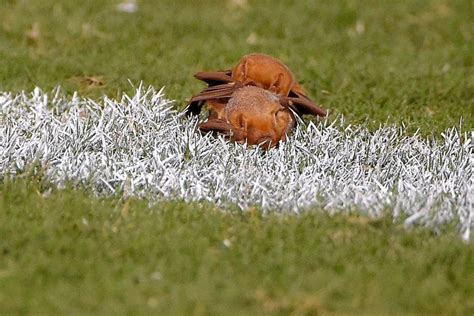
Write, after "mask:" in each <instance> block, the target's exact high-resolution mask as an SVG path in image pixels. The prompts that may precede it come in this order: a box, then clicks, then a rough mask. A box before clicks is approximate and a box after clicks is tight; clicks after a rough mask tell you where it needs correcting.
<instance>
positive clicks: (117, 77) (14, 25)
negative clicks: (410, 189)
mask: <svg viewBox="0 0 474 316" xmlns="http://www.w3.org/2000/svg"><path fill="white" fill-rule="evenodd" d="M119 3H120V1H118V0H83V1H81V2H80V3H79V2H77V1H72V0H66V1H54V0H42V1H34V0H0V4H1V5H0V21H1V22H0V69H1V72H0V90H4V91H11V90H13V91H19V90H23V89H26V90H29V89H32V88H33V87H34V86H40V87H41V88H43V89H44V90H49V89H52V88H53V87H54V86H56V85H61V86H62V87H64V89H65V90H66V92H68V93H71V92H72V91H75V90H79V91H80V93H81V94H83V95H85V96H88V97H95V98H96V97H99V96H100V95H102V94H104V93H105V94H107V95H109V96H118V95H120V93H122V92H124V91H125V92H132V91H133V89H132V87H131V86H130V84H129V83H128V81H127V79H130V80H131V81H132V82H133V83H138V82H139V81H140V80H144V82H145V84H151V85H154V86H156V87H161V86H166V93H167V95H168V97H169V98H172V99H175V100H176V101H177V105H178V106H179V107H182V106H184V104H185V102H186V99H188V98H189V97H190V96H191V95H192V94H193V93H196V92H198V91H199V90H200V89H201V88H202V87H203V84H202V83H200V82H198V81H197V80H196V79H194V78H193V73H194V72H196V71H199V70H214V69H223V68H229V67H230V66H232V65H234V64H235V63H236V62H237V60H238V59H239V58H240V57H241V56H242V55H244V54H247V53H250V52H263V53H267V54H270V55H273V56H275V57H277V58H280V59H282V60H283V61H284V62H285V63H287V64H288V65H289V66H290V68H291V69H292V70H293V71H294V72H295V74H296V76H297V79H298V80H299V81H301V82H302V83H303V85H304V87H305V88H306V90H307V91H308V94H309V95H310V96H311V97H312V98H313V99H315V100H316V101H317V102H319V103H321V104H323V105H324V106H325V107H326V108H328V109H329V110H330V112H331V113H332V114H333V115H336V114H340V113H341V114H344V115H345V116H346V117H347V118H348V120H349V122H351V123H359V122H363V121H366V120H368V121H369V123H370V124H373V125H378V124H379V123H381V122H382V123H383V122H385V121H387V119H389V121H391V122H399V121H404V122H405V123H407V124H408V125H409V126H411V128H412V129H413V130H414V129H416V128H421V129H422V132H423V133H425V134H430V133H438V132H440V131H442V130H444V129H445V128H447V127H451V126H454V125H458V124H459V120H460V118H461V117H463V118H464V128H465V129H466V128H468V129H469V128H472V127H473V126H474V121H473V112H474V92H473V91H474V78H473V68H472V66H473V54H472V37H473V30H472V21H473V20H472V3H471V1H469V0H455V1H437V0H419V1H375V0H374V1H370V0H369V1H290V0H287V1H269V0H259V1H250V0H248V1H246V0H225V1H224V0H215V1H214V0H206V1H172V0H163V1H146V0H138V1H137V7H136V8H137V10H136V12H134V13H126V12H120V11H119V10H117V5H118V4H119Z"/></svg>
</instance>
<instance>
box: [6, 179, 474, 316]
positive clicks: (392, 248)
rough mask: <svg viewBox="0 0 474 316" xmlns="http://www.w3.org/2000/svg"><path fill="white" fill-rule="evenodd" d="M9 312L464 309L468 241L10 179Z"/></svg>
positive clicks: (352, 220) (372, 224)
mask: <svg viewBox="0 0 474 316" xmlns="http://www.w3.org/2000/svg"><path fill="white" fill-rule="evenodd" d="M1 192H2V193H1V195H0V235H1V236H3V237H2V239H1V240H0V280H1V282H0V306H2V312H3V313H6V314H32V313H33V314H49V315H51V314H55V315H57V314H63V315H64V314H66V315H69V314H101V315H112V314H114V315H116V314H133V315H136V314H147V315H149V314H155V315H190V314H197V315H208V314H213V315H222V314H232V315H233V314H246V315H261V314H262V313H272V314H282V315H283V314H289V313H293V314H319V315H331V314H348V313H349V314H371V315H386V314H391V315H396V314H400V315H402V314H403V315H406V314H409V313H411V314H431V315H432V314H438V315H455V314H457V315H463V314H464V315H468V314H469V313H472V311H473V308H474V305H473V303H472V302H473V301H472V300H471V298H472V295H473V286H472V284H474V282H473V281H474V280H473V278H472V273H471V272H472V262H473V260H474V249H473V248H472V247H470V246H467V245H465V244H463V243H462V242H461V240H460V239H459V237H458V236H457V234H454V233H452V232H450V231H449V230H447V231H446V232H444V234H442V235H441V236H439V237H436V236H433V235H431V234H430V233H429V232H428V231H427V230H421V229H414V230H412V231H406V230H405V229H404V228H403V227H402V226H401V225H398V224H397V223H395V224H394V223H392V222H391V220H390V219H388V218H386V219H381V220H375V221H371V220H368V219H366V218H364V217H358V216H356V215H352V216H334V217H330V216H328V215H326V214H325V213H323V212H321V211H318V210H313V211H311V212H308V213H306V214H304V215H302V216H295V215H287V216H278V215H269V216H265V217H262V216H261V215H260V213H259V211H258V210H256V209H255V210H253V211H250V212H245V213H242V212H239V211H233V212H229V211H225V212H222V210H219V209H217V208H216V207H214V206H212V205H205V204H191V205H190V204H187V203H184V202H170V203H159V204H157V205H153V206H151V207H150V206H149V205H148V204H147V203H145V202H143V201H135V200H126V201H118V200H114V199H106V200H104V199H100V200H99V199H95V198H90V196H89V195H88V193H87V192H83V191H80V190H70V189H66V190H62V191H56V190H53V191H52V192H51V191H50V190H46V188H45V187H44V184H42V183H41V182H40V181H38V182H34V183H31V181H29V182H28V183H26V182H25V181H22V180H16V181H7V182H6V183H4V184H3V185H2V187H1Z"/></svg>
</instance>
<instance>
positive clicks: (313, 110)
mask: <svg viewBox="0 0 474 316" xmlns="http://www.w3.org/2000/svg"><path fill="white" fill-rule="evenodd" d="M286 99H287V100H288V103H289V106H290V107H291V108H293V110H295V112H296V113H298V114H310V115H314V116H321V117H324V116H326V115H327V113H326V110H324V109H323V108H320V107H319V106H317V105H316V104H315V103H314V102H313V101H311V100H310V99H309V98H308V97H307V96H305V95H304V94H302V93H300V92H297V91H295V90H293V89H292V90H291V91H290V93H289V96H288V97H287V98H286Z"/></svg>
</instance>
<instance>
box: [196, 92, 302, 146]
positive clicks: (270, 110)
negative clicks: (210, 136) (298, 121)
mask: <svg viewBox="0 0 474 316" xmlns="http://www.w3.org/2000/svg"><path fill="white" fill-rule="evenodd" d="M294 125H295V118H294V116H293V113H292V112H291V110H290V109H289V107H288V105H287V103H285V101H284V100H282V97H281V96H279V95H277V94H275V93H273V92H271V91H268V90H265V89H263V88H260V87H255V86H244V87H241V88H240V89H237V90H236V91H235V92H234V93H233V94H232V97H231V98H230V99H229V101H228V103H227V104H226V105H225V107H224V109H223V110H222V112H221V115H220V116H217V117H209V119H208V120H207V121H206V122H203V123H201V124H199V129H200V130H201V131H202V132H204V133H207V132H218V133H221V134H224V135H226V136H227V137H229V139H231V140H232V141H236V142H240V143H243V142H245V141H246V142H247V144H249V145H261V146H262V147H263V148H265V149H269V148H271V147H275V146H276V145H277V144H278V142H279V141H280V140H283V141H284V140H285V139H286V135H287V133H288V132H289V131H290V130H291V129H292V128H293V127H294Z"/></svg>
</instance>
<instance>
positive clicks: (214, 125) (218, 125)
mask: <svg viewBox="0 0 474 316" xmlns="http://www.w3.org/2000/svg"><path fill="white" fill-rule="evenodd" d="M198 128H199V130H200V131H201V132H202V133H214V134H217V133H219V134H222V135H225V136H228V137H231V139H232V140H234V141H239V140H243V138H244V135H243V132H242V131H241V130H240V129H237V128H235V127H234V126H232V125H230V124H229V123H228V122H226V121H224V120H221V119H210V120H207V121H206V122H203V123H201V124H199V125H198Z"/></svg>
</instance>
